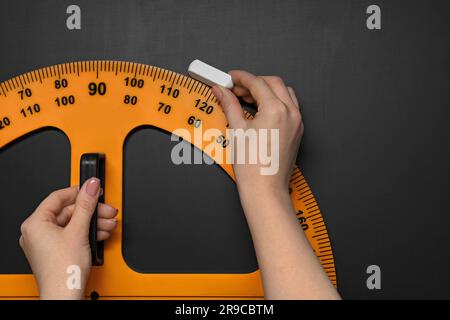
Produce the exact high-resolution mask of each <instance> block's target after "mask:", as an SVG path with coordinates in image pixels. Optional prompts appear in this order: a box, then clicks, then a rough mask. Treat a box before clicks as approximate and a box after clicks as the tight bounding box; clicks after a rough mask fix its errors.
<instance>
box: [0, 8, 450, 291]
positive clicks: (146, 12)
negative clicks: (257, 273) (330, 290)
mask: <svg viewBox="0 0 450 320" xmlns="http://www.w3.org/2000/svg"><path fill="white" fill-rule="evenodd" d="M72 3H76V4H78V5H79V6H80V7H81V9H82V30H79V31H69V30H67V28H66V26H65V20H66V14H65V10H66V7H67V6H68V5H69V4H72ZM370 4H372V1H370V2H369V1H364V0H362V1H350V0H342V1H335V0H327V1H325V0H314V1H313V0H311V1H302V0H290V1H288V0H283V1H268V0H246V1H242V0H239V1H238V0H235V1H206V0H195V1H182V0H178V1H174V0H172V1H167V0H166V1H119V0H115V1H86V0H84V1H76V2H72V1H19V0H15V1H2V2H1V4H0V27H1V30H2V36H1V38H0V43H1V46H0V48H1V50H0V58H1V60H0V80H5V79H8V78H10V77H12V76H14V75H17V74H20V73H23V72H26V71H29V70H33V69H35V68H38V67H42V66H46V65H53V64H56V63H61V62H67V61H75V60H84V59H118V60H129V61H136V62H141V63H146V64H151V65H156V66H160V67H164V68H167V69H171V70H174V71H178V72H181V73H185V72H186V69H187V66H188V64H189V62H190V61H192V60H193V59H195V58H199V59H201V60H204V61H206V62H208V63H211V64H213V65H215V66H217V67H219V68H221V69H224V70H229V69H234V68H243V69H246V70H249V71H251V72H253V73H255V74H259V75H269V74H275V75H280V76H282V77H283V79H284V80H285V82H286V83H288V84H289V85H291V86H292V87H294V88H295V90H296V92H297V93H298V96H299V97H300V99H301V103H302V113H303V115H304V121H305V128H306V133H305V136H304V141H303V143H302V146H301V150H300V154H299V159H298V161H299V165H300V167H301V168H302V170H303V172H304V174H305V176H306V178H307V180H308V182H309V183H310V185H311V188H312V190H313V193H314V195H315V196H316V198H317V200H318V202H319V205H320V207H321V209H322V211H323V214H324V217H325V220H326V223H327V226H328V230H329V232H330V236H331V239H332V243H333V249H334V253H335V258H336V267H337V274H338V282H339V290H340V292H341V293H342V295H343V297H344V298H450V291H449V290H448V288H450V276H449V270H450V250H449V245H450V232H449V231H448V226H449V225H450V210H449V209H450V196H449V193H450V169H449V163H450V146H449V144H450V126H449V125H448V121H449V118H450V110H449V102H448V101H449V94H448V92H449V90H448V89H449V76H448V75H449V60H448V59H449V44H448V39H449V28H448V21H447V19H448V15H447V12H449V10H448V9H449V2H448V1H425V0H421V1H412V0H410V1H384V0H379V1H376V4H378V5H379V6H380V7H381V9H382V30H377V31H370V30H368V29H367V28H366V24H365V20H366V17H367V15H366V13H365V12H366V8H367V7H368V6H369V5H370ZM0 107H1V106H0ZM0 170H1V168H0ZM2 185H3V182H2ZM2 188H3V187H2ZM234 196H236V195H234ZM161 201H164V199H161ZM2 214H3V212H2ZM162 243H164V242H162ZM250 264H251V263H250ZM371 264H376V265H379V266H380V267H381V271H382V289H381V290H368V289H367V287H366V278H367V274H366V268H367V266H369V265H371Z"/></svg>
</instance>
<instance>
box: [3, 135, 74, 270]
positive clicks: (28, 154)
mask: <svg viewBox="0 0 450 320" xmlns="http://www.w3.org/2000/svg"><path fill="white" fill-rule="evenodd" d="M0 177H1V183H0V194H1V200H0V243H1V244H2V258H1V263H0V274H30V273H31V269H30V267H29V265H28V262H27V260H26V258H25V255H24V254H23V252H22V249H21V248H20V246H19V237H20V225H21V224H22V222H23V221H24V220H25V219H26V218H27V217H28V216H29V215H30V214H31V213H33V211H34V210H35V209H36V207H37V206H38V205H39V203H40V202H41V201H42V200H43V199H44V198H45V197H47V196H48V195H49V194H50V193H51V192H52V191H54V190H56V189H61V188H65V187H67V186H69V185H70V142H69V140H68V139H67V137H66V135H65V134H64V133H63V132H61V131H59V130H57V129H53V128H45V129H42V130H39V131H35V132H33V133H30V134H28V135H26V136H24V137H21V138H20V139H17V140H15V141H13V142H12V143H10V144H8V145H7V146H5V147H3V148H1V149H0Z"/></svg>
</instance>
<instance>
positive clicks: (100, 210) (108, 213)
mask: <svg viewBox="0 0 450 320" xmlns="http://www.w3.org/2000/svg"><path fill="white" fill-rule="evenodd" d="M74 208H75V204H71V205H69V206H67V207H64V208H63V209H62V211H61V213H60V214H59V215H58V216H57V217H56V223H57V224H58V225H59V226H60V227H65V226H66V225H67V224H68V223H69V221H70V219H71V218H72V214H73V210H74ZM117 213H118V210H117V209H116V208H113V207H111V206H110V205H107V204H105V203H99V204H98V205H97V217H98V219H102V218H103V219H112V218H114V217H115V216H117Z"/></svg>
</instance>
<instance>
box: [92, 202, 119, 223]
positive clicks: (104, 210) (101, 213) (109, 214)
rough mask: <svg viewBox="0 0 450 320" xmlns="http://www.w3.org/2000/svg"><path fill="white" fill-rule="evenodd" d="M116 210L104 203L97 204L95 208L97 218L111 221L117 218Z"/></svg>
mask: <svg viewBox="0 0 450 320" xmlns="http://www.w3.org/2000/svg"><path fill="white" fill-rule="evenodd" d="M117 212H118V211H117V209H116V208H113V207H111V206H110V205H107V204H105V203H99V204H98V206H97V216H98V217H99V218H105V219H111V218H114V217H115V216H117Z"/></svg>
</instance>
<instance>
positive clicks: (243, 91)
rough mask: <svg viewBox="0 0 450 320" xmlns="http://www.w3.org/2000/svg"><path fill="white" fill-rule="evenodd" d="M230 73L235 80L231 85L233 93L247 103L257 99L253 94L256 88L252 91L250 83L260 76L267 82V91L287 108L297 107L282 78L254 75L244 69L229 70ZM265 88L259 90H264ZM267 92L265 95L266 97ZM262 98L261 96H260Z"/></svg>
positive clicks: (256, 91)
mask: <svg viewBox="0 0 450 320" xmlns="http://www.w3.org/2000/svg"><path fill="white" fill-rule="evenodd" d="M229 73H230V75H231V76H232V77H233V81H234V82H235V86H234V87H233V93H234V94H235V95H236V96H238V97H241V98H242V99H243V100H244V101H245V102H248V103H255V102H256V101H258V98H257V97H256V96H254V94H253V92H255V93H258V92H259V91H258V90H253V92H252V91H251V90H250V86H251V83H254V82H255V81H256V79H257V78H260V79H262V80H264V82H265V83H266V84H267V87H268V88H270V90H269V91H271V92H272V93H273V95H275V96H276V98H278V99H279V100H281V101H282V102H283V103H284V104H285V105H286V106H288V107H289V108H291V107H297V105H296V102H295V101H294V100H293V98H292V94H291V93H290V92H289V89H288V87H287V86H286V85H285V83H284V81H283V79H281V78H280V77H277V76H254V75H252V74H250V73H248V72H246V71H241V70H232V71H230V72H229ZM258 87H261V86H257V85H256V86H255V88H258ZM267 87H266V88H265V89H261V90H266V91H267ZM269 95H270V92H269V94H267V95H265V97H266V98H267V97H268V96H269ZM261 99H262V96H261Z"/></svg>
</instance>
